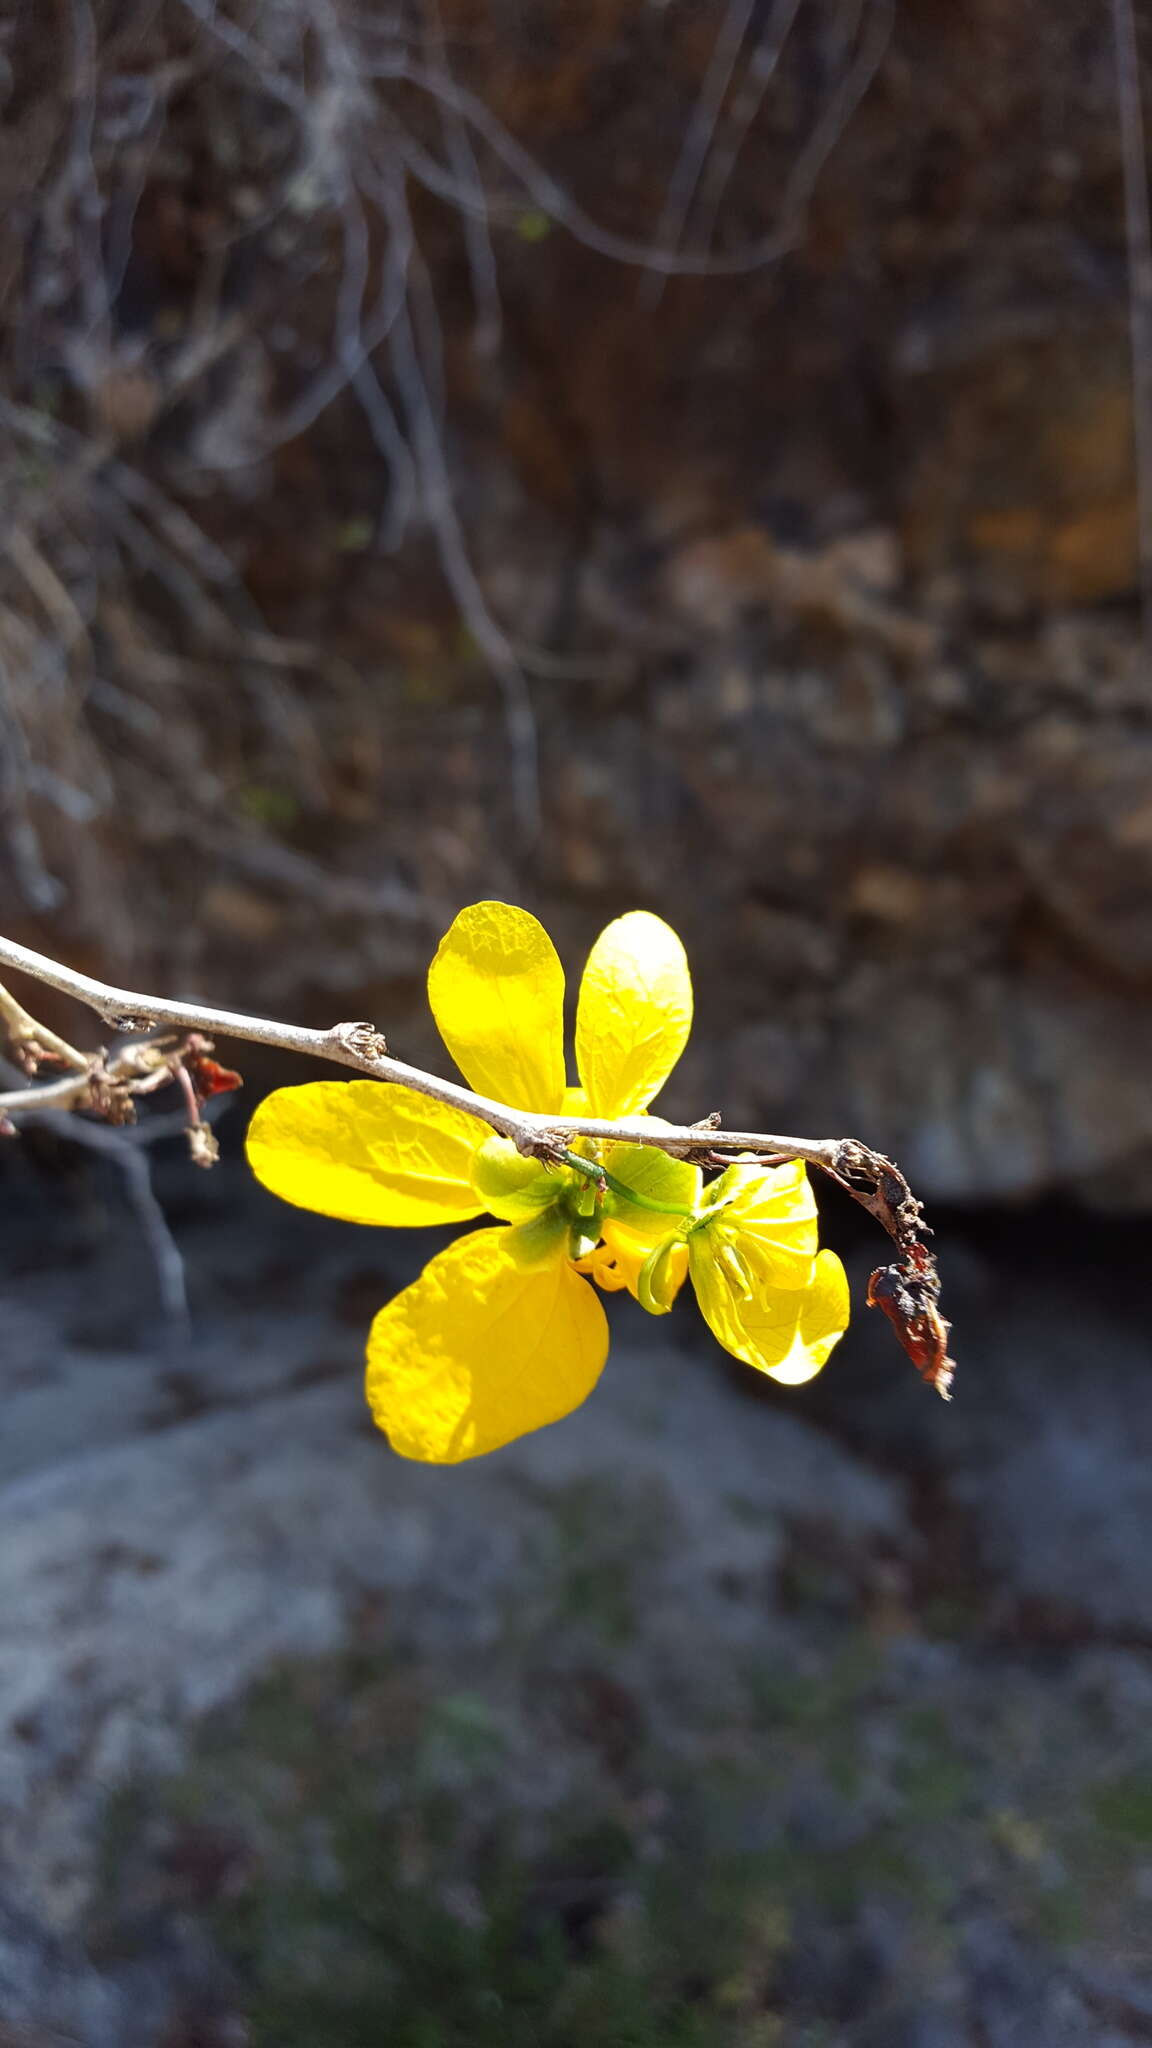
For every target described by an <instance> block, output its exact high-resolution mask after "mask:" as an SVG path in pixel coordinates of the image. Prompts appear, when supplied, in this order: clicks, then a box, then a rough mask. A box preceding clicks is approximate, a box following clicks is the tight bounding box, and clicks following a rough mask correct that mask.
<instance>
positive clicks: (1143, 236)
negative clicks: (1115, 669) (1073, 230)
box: [1112, 0, 1152, 647]
mask: <svg viewBox="0 0 1152 2048" xmlns="http://www.w3.org/2000/svg"><path fill="white" fill-rule="evenodd" d="M1112 32H1113V37H1114V39H1115V45H1116V83H1117V97H1118V99H1119V102H1120V145H1121V152H1122V156H1123V162H1124V227H1125V234H1126V237H1127V243H1128V328H1129V336H1130V343H1131V353H1132V415H1133V430H1134V434H1135V442H1136V497H1137V506H1138V522H1137V524H1138V532H1137V543H1138V551H1139V562H1140V602H1141V607H1142V612H1143V625H1144V641H1145V645H1146V646H1147V647H1152V214H1150V212H1149V205H1148V156H1147V150H1146V147H1145V142H1144V105H1143V95H1142V93H1141V89H1140V50H1139V45H1138V44H1137V41H1136V18H1135V14H1134V12H1133V8H1132V0H1112Z"/></svg>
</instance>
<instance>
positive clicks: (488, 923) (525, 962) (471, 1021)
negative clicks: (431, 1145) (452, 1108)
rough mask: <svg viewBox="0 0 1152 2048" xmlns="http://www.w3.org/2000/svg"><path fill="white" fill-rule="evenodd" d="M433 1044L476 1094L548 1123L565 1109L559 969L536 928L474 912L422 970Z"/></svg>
mask: <svg viewBox="0 0 1152 2048" xmlns="http://www.w3.org/2000/svg"><path fill="white" fill-rule="evenodd" d="M428 1000H429V1002H430V1003H431V1005H432V1015H433V1016H434V1017H435V1019H436V1022H437V1024H438V1025H439V1027H440V1036H441V1038H442V1039H443V1040H444V1043H445V1045H446V1046H447V1047H448V1050H449V1052H450V1053H451V1055H452V1057H453V1059H454V1060H455V1062H456V1065H457V1066H458V1067H459V1069H460V1071H461V1073H462V1074H463V1075H464V1076H465V1078H466V1079H467V1081H468V1085H469V1087H471V1088H474V1089H475V1090H476V1092H477V1094H479V1095H487V1096H488V1097H489V1098H490V1100H492V1101H495V1102H505V1103H507V1104H508V1106H509V1108H511V1109H535V1110H539V1111H541V1112H542V1113H543V1114H545V1115H547V1114H548V1113H549V1112H555V1111H557V1110H558V1109H559V1108H560V1106H561V1104H562V1103H563V1100H564V1080H565V1076H564V969H563V968H562V966H561V965H560V958H559V955H558V954H557V951H556V948H555V946H554V945H553V944H552V941H551V939H550V938H549V937H548V934H547V932H546V931H545V929H544V927H543V925H542V924H540V923H539V922H538V920H537V919H536V918H534V917H533V916H531V914H530V913H529V912H528V911H527V910H519V909H517V907H516V906H515V904H511V903H473V904H470V905H469V907H468V909H467V910H462V911H461V912H460V915H459V917H457V918H456V919H455V920H454V921H453V923H452V925H451V926H450V928H449V930H448V931H447V932H446V933H445V935H444V937H443V938H442V939H441V941H440V946H439V950H438V951H437V954H436V958H435V959H434V960H433V962H432V965H431V967H430V968H429V969H428Z"/></svg>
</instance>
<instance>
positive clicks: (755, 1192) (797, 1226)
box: [703, 1159, 819, 1287]
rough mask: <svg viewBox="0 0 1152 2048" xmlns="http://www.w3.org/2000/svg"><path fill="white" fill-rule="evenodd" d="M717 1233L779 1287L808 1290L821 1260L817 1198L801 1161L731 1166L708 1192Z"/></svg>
mask: <svg viewBox="0 0 1152 2048" xmlns="http://www.w3.org/2000/svg"><path fill="white" fill-rule="evenodd" d="M706 1200H707V1203H708V1206H709V1208H710V1209H714V1211H715V1215H716V1224H715V1225H710V1226H707V1227H706V1228H705V1230H704V1232H703V1235H704V1236H705V1237H709V1236H711V1235H712V1233H713V1230H714V1229H718V1230H719V1231H721V1232H722V1233H723V1234H724V1235H725V1236H728V1237H729V1238H730V1239H731V1242H732V1243H733V1244H734V1245H736V1246H737V1247H738V1249H739V1250H740V1251H741V1252H743V1253H745V1254H747V1255H748V1256H750V1257H754V1263H755V1266H756V1270H757V1272H758V1273H759V1274H760V1275H762V1277H763V1279H764V1280H765V1281H766V1282H767V1283H768V1284H769V1285H770V1286H774V1287H806V1286H807V1285H808V1282H809V1280H810V1278H811V1275H812V1261H813V1259H814V1258H815V1256H816V1246H817V1242H818V1239H819V1224H818V1220H817V1215H816V1198H815V1196H814V1195H813V1193H812V1186H811V1182H810V1181H809V1179H808V1174H807V1170H806V1168H805V1165H804V1161H803V1160H802V1159H794V1160H792V1161H790V1163H789V1164H788V1165H787V1166H730V1167H728V1169H727V1170H726V1172H724V1173H722V1174H721V1175H720V1178H719V1180H714V1181H713V1182H712V1184H711V1186H710V1187H709V1188H708V1191H707V1196H706Z"/></svg>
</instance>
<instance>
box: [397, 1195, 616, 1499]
mask: <svg viewBox="0 0 1152 2048" xmlns="http://www.w3.org/2000/svg"><path fill="white" fill-rule="evenodd" d="M514 1234H515V1233H514V1232H513V1231H512V1230H473V1231H470V1232H469V1234H468V1236H467V1237H458V1238H457V1239H456V1242H455V1244H450V1245H449V1246H448V1249H447V1250H446V1251H443V1252H438V1253H437V1255H436V1257H435V1258H434V1259H432V1260H430V1261H429V1263H428V1265H427V1266H425V1268H424V1271H423V1273H422V1274H421V1275H420V1278H419V1279H418V1280H417V1281H416V1282H415V1283H414V1285H413V1286H411V1287H406V1288H405V1289H404V1291H403V1293H402V1294H398V1295H397V1296H396V1299H395V1301H390V1302H389V1304H388V1306H387V1308H383V1309H381V1311H380V1314H379V1315H378V1316H377V1318H376V1320H375V1322H374V1323H373V1325H372V1333H371V1336H370V1337H369V1340H368V1381H367V1389H368V1400H369V1404H370V1406H371V1409H372V1413H373V1416H374V1417H375V1419H376V1422H377V1423H378V1425H379V1427H380V1428H381V1429H383V1430H385V1431H386V1432H387V1435H388V1437H389V1440H390V1442H391V1444H392V1448H393V1450H395V1451H398V1452H399V1453H400V1455H401V1457H403V1458H422V1459H425V1460H427V1461H429V1462H431V1463H433V1464H438V1465H453V1464H456V1463H458V1462H459V1460H461V1459H462V1458H478V1457H481V1456H482V1455H483V1453H484V1452H485V1451H495V1450H497V1449H499V1447H500V1445H501V1444H507V1443H511V1442H512V1441H513V1439H514V1438H515V1437H518V1436H523V1435H524V1434H525V1433H526V1431H528V1430H531V1429H542V1428H543V1427H544V1425H545V1423H548V1422H557V1421H559V1419H560V1417H561V1416H562V1415H568V1414H570V1413H571V1411H572V1409H573V1408H578V1407H579V1406H580V1403H581V1402H582V1401H583V1400H584V1399H585V1398H586V1396H587V1395H589V1394H590V1393H591V1392H592V1389H593V1387H594V1386H595V1385H596V1382H597V1380H598V1379H599V1377H600V1374H601V1371H602V1370H603V1366H604V1360H605V1359H606V1357H607V1356H608V1322H607V1318H606V1317H605V1314H604V1311H603V1309H602V1308H601V1306H600V1303H599V1302H598V1301H597V1299H596V1295H595V1292H594V1291H593V1289H592V1288H591V1287H590V1286H589V1285H588V1282H587V1281H586V1280H582V1279H581V1278H580V1275H579V1274H578V1273H576V1272H574V1271H573V1269H572V1267H571V1265H570V1264H569V1262H568V1260H567V1259H565V1258H554V1259H552V1260H550V1261H549V1262H548V1263H547V1264H546V1265H538V1266H527V1267H525V1266H524V1265H520V1264H517V1263H516V1261H515V1260H514V1259H513V1258H512V1257H511V1256H510V1255H509V1250H508V1241H509V1239H510V1238H512V1237H513V1236H514Z"/></svg>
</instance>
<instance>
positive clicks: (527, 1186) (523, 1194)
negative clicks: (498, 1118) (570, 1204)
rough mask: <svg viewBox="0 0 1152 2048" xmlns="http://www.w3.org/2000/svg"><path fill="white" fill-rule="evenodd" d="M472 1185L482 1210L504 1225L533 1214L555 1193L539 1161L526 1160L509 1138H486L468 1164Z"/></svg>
mask: <svg viewBox="0 0 1152 2048" xmlns="http://www.w3.org/2000/svg"><path fill="white" fill-rule="evenodd" d="M472 1185H473V1187H474V1188H475V1190H476V1193H477V1195H478V1197H479V1199H480V1200H481V1201H482V1202H483V1204H484V1207H485V1208H486V1209H487V1210H489V1211H490V1213H491V1214H492V1215H493V1216H502V1217H503V1218H504V1220H505V1221H506V1222H508V1223H517V1222H519V1220H520V1218H521V1217H522V1216H532V1215H535V1213H536V1211H537V1210H538V1209H543V1208H545V1207H547V1205H548V1203H549V1202H551V1201H553V1200H554V1199H555V1196H556V1193H557V1187H556V1180H555V1177H554V1176H553V1175H551V1174H549V1173H547V1172H546V1171H545V1169H544V1166H543V1164H542V1162H541V1161H540V1160H539V1159H526V1158H525V1157H524V1155H523V1153H522V1152H518V1151H517V1150H516V1147H515V1145H514V1144H513V1143H512V1140H511V1138H498V1137H495V1136H493V1137H491V1138H486V1139H485V1141H484V1143H483V1144H482V1145H481V1147H480V1149H479V1151H478V1152H477V1153H476V1155H475V1157H474V1158H473V1161H472Z"/></svg>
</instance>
